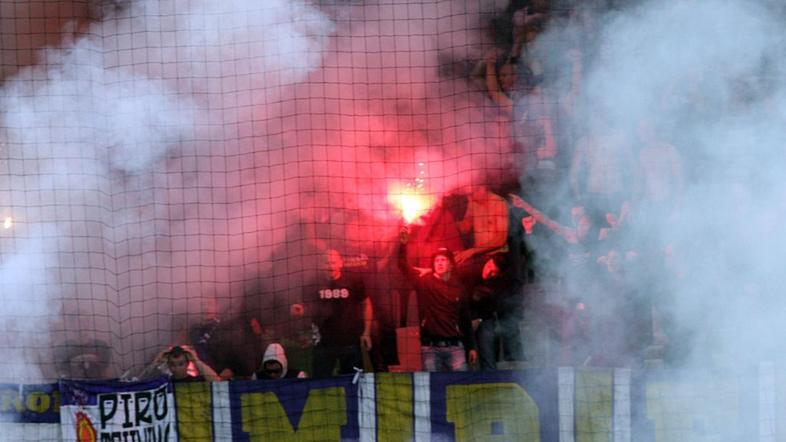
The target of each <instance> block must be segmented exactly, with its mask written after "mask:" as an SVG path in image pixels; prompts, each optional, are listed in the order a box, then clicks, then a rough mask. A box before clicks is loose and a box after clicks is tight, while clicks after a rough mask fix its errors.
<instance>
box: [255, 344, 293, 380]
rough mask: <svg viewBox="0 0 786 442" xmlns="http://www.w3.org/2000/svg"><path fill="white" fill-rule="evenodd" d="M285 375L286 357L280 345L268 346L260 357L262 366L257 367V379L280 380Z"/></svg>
mask: <svg viewBox="0 0 786 442" xmlns="http://www.w3.org/2000/svg"><path fill="white" fill-rule="evenodd" d="M286 374H287V356H286V354H285V353H284V347H282V346H281V344H275V343H274V344H270V345H268V346H267V349H266V350H265V355H264V356H263V357H262V366H261V367H259V372H258V373H257V378H259V379H281V378H283V377H284V376H286Z"/></svg>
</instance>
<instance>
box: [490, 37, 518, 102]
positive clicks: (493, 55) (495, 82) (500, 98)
mask: <svg viewBox="0 0 786 442" xmlns="http://www.w3.org/2000/svg"><path fill="white" fill-rule="evenodd" d="M486 89H487V91H488V94H489V97H490V98H491V100H492V101H493V102H494V103H497V106H499V107H501V108H502V110H504V111H505V112H507V114H508V115H513V100H511V99H510V98H509V97H508V96H507V95H505V93H504V92H503V91H502V87H500V84H499V78H498V77H497V50H496V49H495V50H492V51H491V52H489V53H488V54H487V55H486Z"/></svg>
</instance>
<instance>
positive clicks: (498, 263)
mask: <svg viewBox="0 0 786 442" xmlns="http://www.w3.org/2000/svg"><path fill="white" fill-rule="evenodd" d="M506 266H507V259H506V258H505V255H502V254H500V253H497V254H495V255H493V256H492V257H491V258H489V259H488V261H486V263H485V264H484V265H483V272H482V273H481V276H482V277H483V279H484V280H488V279H493V278H496V277H498V276H499V275H501V274H502V272H504V271H505V268H506Z"/></svg>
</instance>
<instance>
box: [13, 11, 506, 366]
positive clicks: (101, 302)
mask: <svg viewBox="0 0 786 442" xmlns="http://www.w3.org/2000/svg"><path fill="white" fill-rule="evenodd" d="M496 3H500V4H499V5H498V4H496ZM501 3H502V2H494V1H488V2H471V4H464V3H462V2H453V1H439V2H434V3H421V2H414V1H413V2H412V4H410V5H388V4H377V3H375V2H366V3H360V2H358V3H337V4H335V5H314V4H312V3H309V2H305V1H273V2H268V1H266V2H263V3H260V2H253V1H240V0H237V1H227V2H212V1H203V2H199V1H197V2H189V3H188V4H184V3H182V2H176V1H132V2H103V3H102V2H92V3H91V8H90V9H89V13H90V17H92V18H91V19H89V18H88V17H87V16H86V15H87V13H86V12H85V11H83V12H85V15H84V16H75V19H76V24H74V25H70V26H65V27H64V28H63V34H64V35H65V37H64V38H63V39H62V40H61V41H59V42H57V43H52V44H53V46H54V47H50V48H41V50H40V51H39V52H38V53H37V56H36V57H35V62H33V60H32V59H31V60H29V61H30V62H31V63H32V64H31V65H30V66H27V67H21V68H18V67H15V69H10V68H6V69H4V72H13V73H14V75H12V76H9V77H7V78H5V79H4V83H3V89H2V100H1V101H0V110H1V111H2V113H1V114H0V116H1V117H2V126H3V127H4V132H3V133H4V138H5V141H4V143H5V144H4V146H5V148H4V151H3V155H4V158H6V159H7V161H8V163H7V165H8V171H7V173H6V175H5V176H4V177H3V180H4V183H3V189H4V190H6V191H7V193H6V196H7V199H6V200H5V201H4V202H3V204H4V206H5V207H7V209H6V210H7V211H8V216H13V217H15V219H16V224H15V226H14V228H13V229H11V230H9V231H8V232H7V235H5V237H4V241H5V243H4V247H3V255H4V261H3V262H4V263H11V262H14V261H15V260H22V261H23V262H29V263H30V264H29V267H30V268H31V269H33V270H31V272H34V273H38V274H40V276H41V278H46V279H44V280H42V281H41V284H39V285H40V286H41V287H46V288H45V289H41V291H40V292H39V293H41V295H40V296H41V298H42V299H46V300H48V301H46V302H42V303H41V308H42V309H43V310H42V311H41V312H39V313H40V316H42V317H44V318H46V319H42V320H41V321H39V322H37V323H35V324H33V323H29V324H30V325H25V327H22V326H17V328H16V330H19V331H20V336H21V337H22V338H24V336H25V335H26V334H29V333H31V332H35V333H37V335H38V336H40V337H41V338H40V340H39V341H37V342H29V341H26V340H25V339H19V340H17V341H15V342H14V343H13V345H12V347H13V348H18V349H20V352H19V353H25V356H24V357H23V358H22V360H21V361H20V365H33V364H36V363H38V362H39V361H43V362H44V365H46V367H45V369H44V371H45V372H44V374H43V375H44V377H50V378H51V377H54V376H57V375H58V374H60V373H63V372H64V371H66V372H67V371H68V369H67V367H66V369H65V370H64V369H62V367H53V366H52V365H51V364H50V361H52V360H54V359H64V358H65V359H67V358H68V357H70V356H73V355H72V354H71V353H73V354H78V353H80V352H87V353H91V352H92V353H98V351H97V350H95V348H91V346H93V347H96V346H100V345H99V344H95V345H94V344H93V340H95V339H99V340H102V341H104V342H106V343H108V344H109V347H110V348H111V349H112V350H113V362H112V367H110V369H109V370H108V373H107V374H108V375H119V374H120V373H121V372H122V371H124V370H125V369H127V368H138V367H139V366H140V365H141V364H143V363H145V362H146V359H147V358H149V357H151V355H152V354H153V353H154V352H155V351H156V350H157V349H158V348H160V347H161V346H163V345H166V344H169V343H172V342H176V341H177V342H182V340H183V339H184V334H185V327H186V326H187V325H191V324H193V323H194V322H197V321H199V320H201V319H203V314H205V311H206V310H218V311H220V312H222V314H225V315H230V314H235V313H238V312H240V311H242V310H243V309H246V308H247V307H248V306H249V305H248V302H249V301H248V298H253V301H252V302H251V304H252V306H253V307H255V308H264V309H265V311H266V313H267V315H268V316H269V317H274V318H277V319H278V320H283V321H285V322H288V321H289V319H288V317H287V314H288V305H289V303H291V302H293V301H298V300H300V299H302V297H303V295H304V294H303V293H302V287H303V286H304V284H307V283H308V281H309V280H310V279H311V278H312V277H313V275H314V271H315V268H316V267H315V266H316V265H317V264H316V260H315V256H316V255H315V254H316V253H318V252H319V251H320V250H322V249H324V247H328V246H330V247H341V248H343V249H345V250H346V251H348V253H366V254H368V255H371V256H372V258H379V257H383V256H385V255H386V254H388V253H389V251H390V250H391V247H390V246H391V244H390V243H391V240H390V239H389V238H393V237H394V234H395V231H396V228H397V225H398V223H399V213H398V212H397V210H396V209H395V208H394V207H392V206H391V205H390V202H389V201H388V193H389V192H390V189H391V188H392V187H393V186H396V185H401V184H402V183H406V182H407V181H409V180H411V179H412V178H413V177H416V176H417V174H418V172H419V166H418V164H419V163H424V164H426V166H425V171H426V172H427V177H428V178H427V179H428V183H427V192H429V193H433V194H434V195H439V194H441V193H443V192H445V191H448V190H450V189H454V188H457V187H459V186H461V185H464V184H467V183H469V182H470V181H471V180H473V179H477V178H478V176H479V175H480V174H482V173H483V171H484V170H486V169H489V170H497V169H498V168H499V167H500V165H502V164H504V163H505V162H506V161H507V159H506V153H507V145H506V143H505V138H504V134H502V133H501V132H499V129H498V127H499V126H498V125H497V124H490V125H487V124H486V123H487V122H492V123H496V120H495V118H496V117H495V116H494V114H493V113H491V114H489V113H488V110H487V109H485V108H484V107H483V105H482V104H483V94H479V93H473V92H472V89H473V87H474V86H472V85H471V84H470V83H467V82H466V81H465V79H464V78H460V77H461V76H462V75H464V74H462V73H460V72H459V73H458V74H457V76H456V75H453V74H451V73H450V72H447V74H446V72H445V70H446V68H445V66H448V67H450V66H451V65H452V64H457V63H456V62H454V61H456V60H458V61H459V62H460V61H462V60H477V59H479V58H480V52H481V49H482V43H483V37H482V32H481V27H482V26H483V25H484V22H483V18H484V17H486V16H488V15H489V14H493V13H495V12H496V11H497V10H498V9H499V7H500V6H502V5H501ZM49 12H50V13H51V12H52V11H49ZM34 13H35V14H38V13H39V12H32V10H31V12H30V14H31V15H32V14H34ZM8 29H10V28H8ZM20 30H21V28H20ZM435 30H437V31H438V32H436V31H435ZM28 31H31V30H28ZM8 32H11V31H10V30H9V31H8ZM31 32H33V33H35V30H32V31H31ZM15 39H16V40H15V41H18V40H22V39H23V36H21V35H15ZM6 41H10V40H6ZM14 61H15V60H8V59H5V60H4V63H7V66H9V65H11V64H12V63H13V62H14ZM448 71H450V69H448ZM479 104H480V105H479ZM43 226H49V227H47V228H48V229H50V230H51V231H53V232H56V233H53V234H50V235H45V236H41V235H39V234H38V232H39V231H40V230H41V229H42V228H43ZM32 245H36V247H39V248H40V249H41V250H43V251H45V252H46V253H44V254H45V255H46V256H41V257H36V256H32V257H31V256H30V255H27V254H26V253H25V251H26V250H28V249H29V248H30V247H32ZM39 245H40V246H39ZM42 253H43V252H42ZM34 258H35V259H34ZM38 258H40V259H38ZM4 270H5V269H4ZM14 276H19V277H20V278H22V279H24V276H25V275H23V274H19V273H14ZM6 281H7V282H9V283H10V282H12V281H14V278H9V279H6ZM249 292H250V293H249ZM24 293H25V292H24V290H18V291H7V292H5V293H4V296H7V297H8V298H9V299H10V298H14V299H22V298H23V297H24ZM247 295H253V296H247ZM6 318H9V319H6ZM282 318H283V319H282ZM0 321H5V322H4V323H3V324H4V325H8V327H7V328H12V329H13V327H12V324H11V322H10V321H11V319H10V317H8V316H2V315H0ZM292 326H293V327H296V326H297V324H294V325H292ZM47 339H49V340H50V345H49V347H52V348H54V350H51V351H52V352H54V353H58V354H56V355H33V354H28V353H29V352H27V351H22V349H24V348H36V349H44V348H46V347H47V345H46V344H45V341H46V340H47ZM85 343H87V344H85ZM66 344H67V345H66ZM42 351H43V350H42ZM43 352H45V351H43ZM60 353H62V354H60ZM60 362H62V361H60ZM18 374H19V373H15V374H14V376H11V377H13V378H16V375H18ZM25 374H26V375H29V376H22V378H34V377H37V376H36V375H33V374H31V373H25ZM20 379H21V378H17V379H15V380H20Z"/></svg>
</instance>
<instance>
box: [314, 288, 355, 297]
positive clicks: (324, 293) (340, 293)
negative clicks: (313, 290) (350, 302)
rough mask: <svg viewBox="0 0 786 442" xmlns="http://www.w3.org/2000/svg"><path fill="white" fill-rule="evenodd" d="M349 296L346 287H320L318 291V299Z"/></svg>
mask: <svg viewBox="0 0 786 442" xmlns="http://www.w3.org/2000/svg"><path fill="white" fill-rule="evenodd" d="M346 298H349V290H348V289H322V290H320V291H319V299H346Z"/></svg>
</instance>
